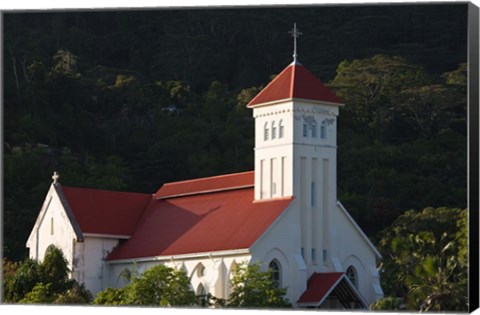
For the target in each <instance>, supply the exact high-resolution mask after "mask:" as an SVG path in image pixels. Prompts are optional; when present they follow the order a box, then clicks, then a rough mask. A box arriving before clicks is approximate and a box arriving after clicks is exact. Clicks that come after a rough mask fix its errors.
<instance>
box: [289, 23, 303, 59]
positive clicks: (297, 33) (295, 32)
mask: <svg viewBox="0 0 480 315" xmlns="http://www.w3.org/2000/svg"><path fill="white" fill-rule="evenodd" d="M288 33H289V34H292V36H293V62H294V63H296V62H297V57H298V55H297V38H298V37H299V36H300V35H302V32H300V30H299V29H298V28H297V23H293V29H292V30H291V31H290V32H288Z"/></svg>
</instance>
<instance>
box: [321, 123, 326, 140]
mask: <svg viewBox="0 0 480 315" xmlns="http://www.w3.org/2000/svg"><path fill="white" fill-rule="evenodd" d="M320 138H322V139H326V138H327V126H326V124H325V121H322V123H321V124H320Z"/></svg>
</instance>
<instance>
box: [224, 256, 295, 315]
mask: <svg viewBox="0 0 480 315" xmlns="http://www.w3.org/2000/svg"><path fill="white" fill-rule="evenodd" d="M232 287H233V292H232V293H231V295H230V297H229V299H228V301H227V306H228V307H241V308H277V307H279V308H286V307H290V306H291V305H290V304H289V303H288V302H287V301H286V300H285V298H284V296H285V294H286V289H283V288H278V287H277V284H276V283H275V281H274V280H273V279H272V271H271V270H268V271H266V272H264V271H261V266H260V263H258V262H257V263H254V264H250V265H249V264H247V263H242V264H239V265H238V266H237V269H236V270H235V273H234V275H233V278H232Z"/></svg>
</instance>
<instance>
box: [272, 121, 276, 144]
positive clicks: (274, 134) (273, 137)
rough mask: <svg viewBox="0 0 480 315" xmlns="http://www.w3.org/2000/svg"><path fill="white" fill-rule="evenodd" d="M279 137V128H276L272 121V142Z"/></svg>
mask: <svg viewBox="0 0 480 315" xmlns="http://www.w3.org/2000/svg"><path fill="white" fill-rule="evenodd" d="M276 137H277V126H275V122H274V121H272V140H273V139H275V138H276Z"/></svg>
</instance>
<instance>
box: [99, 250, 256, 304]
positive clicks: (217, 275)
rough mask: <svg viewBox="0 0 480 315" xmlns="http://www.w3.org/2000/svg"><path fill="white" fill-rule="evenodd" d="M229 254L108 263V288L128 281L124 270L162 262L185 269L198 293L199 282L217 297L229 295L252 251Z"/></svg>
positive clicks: (206, 290) (193, 288)
mask: <svg viewBox="0 0 480 315" xmlns="http://www.w3.org/2000/svg"><path fill="white" fill-rule="evenodd" d="M233 252H234V251H232V252H230V253H219V252H212V253H205V254H193V255H191V257H188V256H185V255H183V256H172V257H156V258H151V259H142V260H140V259H139V260H136V261H125V262H116V261H110V262H108V263H107V267H106V268H107V269H108V270H109V273H110V277H109V279H110V282H109V284H108V285H107V287H112V288H121V287H123V286H125V285H126V284H128V283H127V282H125V280H124V279H123V278H122V277H121V273H122V272H123V271H124V270H125V269H126V268H128V269H130V270H131V271H132V272H133V273H137V274H141V273H143V272H144V271H145V270H147V269H149V268H151V267H153V266H156V265H159V264H163V265H166V266H168V267H172V268H177V269H181V270H184V271H185V272H186V274H187V276H189V277H191V288H192V290H193V291H194V292H195V294H198V288H199V286H200V284H202V285H203V287H204V289H205V293H206V294H208V293H210V294H212V295H213V296H215V297H217V298H224V299H225V298H228V296H229V294H230V293H231V286H230V279H231V276H232V274H233V271H234V269H235V267H236V265H237V264H240V263H242V262H247V263H248V262H249V261H250V259H251V256H250V254H232V253H233ZM200 266H203V267H205V273H204V274H203V275H202V274H200V273H199V272H198V270H199V267H200Z"/></svg>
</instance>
